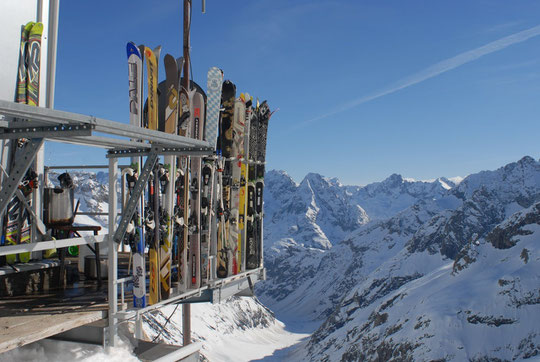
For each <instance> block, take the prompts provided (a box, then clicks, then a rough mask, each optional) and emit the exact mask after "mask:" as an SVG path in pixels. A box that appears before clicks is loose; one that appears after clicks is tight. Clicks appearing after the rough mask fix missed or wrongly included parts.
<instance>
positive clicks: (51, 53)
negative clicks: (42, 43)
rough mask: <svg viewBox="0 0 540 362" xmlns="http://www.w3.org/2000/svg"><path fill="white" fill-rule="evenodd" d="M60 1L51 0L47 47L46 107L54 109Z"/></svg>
mask: <svg viewBox="0 0 540 362" xmlns="http://www.w3.org/2000/svg"><path fill="white" fill-rule="evenodd" d="M59 9H60V0H50V3H49V39H48V47H47V49H48V50H47V90H46V93H47V97H46V98H45V100H46V102H47V103H46V105H45V106H46V107H47V108H54V85H55V83H54V82H55V78H56V47H57V44H58V13H59Z"/></svg>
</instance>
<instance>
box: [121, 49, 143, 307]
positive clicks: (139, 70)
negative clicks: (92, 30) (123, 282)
mask: <svg viewBox="0 0 540 362" xmlns="http://www.w3.org/2000/svg"><path fill="white" fill-rule="evenodd" d="M141 48H142V49H144V47H141ZM126 52H127V58H128V79H129V120H130V124H131V125H133V126H137V127H142V99H143V79H142V77H143V56H142V53H141V49H139V48H138V47H137V46H136V45H135V44H134V43H133V42H129V43H128V44H127V46H126ZM141 164H142V158H140V157H132V158H131V167H132V168H133V173H134V175H130V176H129V177H128V176H126V178H127V180H126V181H127V182H128V188H129V189H130V191H131V190H132V187H135V183H136V182H137V177H138V176H139V175H140V174H141ZM143 210H144V195H141V197H140V202H139V204H138V206H137V211H136V212H135V223H136V226H137V233H136V235H137V236H138V237H137V239H136V244H135V250H132V254H133V306H134V307H135V308H144V307H146V261H145V246H146V245H145V240H144V230H143V225H142V220H143V219H144V215H143Z"/></svg>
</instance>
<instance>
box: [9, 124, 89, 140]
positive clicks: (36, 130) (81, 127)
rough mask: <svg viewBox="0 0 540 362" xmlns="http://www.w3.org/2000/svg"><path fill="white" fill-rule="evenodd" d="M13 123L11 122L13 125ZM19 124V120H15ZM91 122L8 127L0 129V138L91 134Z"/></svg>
mask: <svg viewBox="0 0 540 362" xmlns="http://www.w3.org/2000/svg"><path fill="white" fill-rule="evenodd" d="M13 124H14V123H11V125H13ZM17 124H20V122H17ZM95 128H96V126H95V125H93V124H84V123H79V124H58V125H56V126H39V127H9V128H4V129H1V130H0V139H17V138H38V137H50V138H52V137H55V136H57V137H67V136H91V135H92V130H94V129H95Z"/></svg>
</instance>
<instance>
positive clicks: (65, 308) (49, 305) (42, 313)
mask: <svg viewBox="0 0 540 362" xmlns="http://www.w3.org/2000/svg"><path fill="white" fill-rule="evenodd" d="M105 290H106V286H105V288H102V289H101V290H98V289H97V287H96V286H95V285H87V286H85V285H84V284H82V283H81V284H79V285H77V286H76V287H72V288H68V289H66V290H63V291H59V292H57V293H49V294H43V295H31V296H20V297H12V298H2V300H0V353H2V352H6V351H8V350H10V349H13V348H17V347H20V346H23V345H25V344H29V343H32V342H36V341H38V340H40V339H43V338H47V337H50V336H53V335H55V334H58V333H61V332H64V331H67V330H69V329H72V328H75V327H79V326H82V325H85V324H88V323H91V322H94V321H97V320H100V319H103V318H106V317H107V308H108V304H107V301H106V292H105Z"/></svg>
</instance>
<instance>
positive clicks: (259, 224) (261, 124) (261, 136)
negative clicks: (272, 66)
mask: <svg viewBox="0 0 540 362" xmlns="http://www.w3.org/2000/svg"><path fill="white" fill-rule="evenodd" d="M257 113H258V120H259V121H258V125H257V156H256V161H257V164H256V172H255V177H256V183H255V218H254V225H253V229H254V235H255V245H254V246H255V253H254V255H253V257H252V258H251V259H250V260H248V268H250V269H255V268H258V267H259V266H260V263H261V257H262V238H263V190H264V172H265V162H266V139H267V133H268V121H269V120H270V117H271V116H272V113H271V112H270V108H269V107H268V103H267V102H266V101H264V102H263V103H262V104H261V105H260V106H259V107H257Z"/></svg>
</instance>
